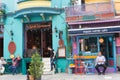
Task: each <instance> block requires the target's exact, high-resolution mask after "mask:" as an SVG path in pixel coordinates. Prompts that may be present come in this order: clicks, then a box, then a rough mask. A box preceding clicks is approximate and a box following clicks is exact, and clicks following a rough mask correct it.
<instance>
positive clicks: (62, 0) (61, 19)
mask: <svg viewBox="0 0 120 80" xmlns="http://www.w3.org/2000/svg"><path fill="white" fill-rule="evenodd" d="M69 3H70V0H52V7H56V5H57V7H58V8H61V7H62V8H64V7H66V6H68V5H69ZM55 27H57V29H58V31H59V30H61V31H63V35H62V39H63V41H64V45H65V46H66V45H67V39H66V22H65V12H63V13H61V14H60V15H54V16H53V18H52V28H53V31H54V28H55ZM56 35H57V37H56ZM58 41H59V35H58V33H53V49H54V50H55V51H57V49H58V47H59V45H58ZM66 47H67V46H66ZM67 52H68V51H66V55H67ZM56 64H57V68H61V70H62V72H65V71H66V68H67V60H66V58H57V63H56Z"/></svg>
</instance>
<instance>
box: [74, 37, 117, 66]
mask: <svg viewBox="0 0 120 80" xmlns="http://www.w3.org/2000/svg"><path fill="white" fill-rule="evenodd" d="M77 41H79V42H78V43H77V44H79V45H78V47H79V48H78V52H77V53H78V54H80V52H82V53H83V54H80V55H84V56H96V55H97V54H98V52H99V51H101V52H102V54H103V55H104V56H105V57H106V64H107V65H108V66H109V67H114V46H115V45H113V36H112V35H111V36H109V35H108V36H107V35H106V36H103V35H97V36H95V35H94V36H90V37H89V36H81V37H78V40H77ZM75 42H76V41H73V44H75ZM73 47H74V46H73ZM73 50H74V48H73ZM73 53H75V50H74V51H73Z"/></svg>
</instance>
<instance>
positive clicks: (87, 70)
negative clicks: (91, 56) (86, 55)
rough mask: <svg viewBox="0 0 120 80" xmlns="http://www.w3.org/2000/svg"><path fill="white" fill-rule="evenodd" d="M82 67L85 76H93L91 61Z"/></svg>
mask: <svg viewBox="0 0 120 80" xmlns="http://www.w3.org/2000/svg"><path fill="white" fill-rule="evenodd" d="M84 67H85V74H94V69H95V66H94V62H93V61H91V60H88V61H86V62H85V65H84Z"/></svg>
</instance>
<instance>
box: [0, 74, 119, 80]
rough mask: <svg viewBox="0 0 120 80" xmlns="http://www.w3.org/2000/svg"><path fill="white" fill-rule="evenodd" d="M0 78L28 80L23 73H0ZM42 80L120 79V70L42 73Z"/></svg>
mask: <svg viewBox="0 0 120 80" xmlns="http://www.w3.org/2000/svg"><path fill="white" fill-rule="evenodd" d="M0 80H27V76H26V75H22V74H17V75H12V74H5V75H0ZM42 80H120V72H117V73H106V75H97V74H88V75H80V74H77V75H76V74H67V73H57V74H53V75H42Z"/></svg>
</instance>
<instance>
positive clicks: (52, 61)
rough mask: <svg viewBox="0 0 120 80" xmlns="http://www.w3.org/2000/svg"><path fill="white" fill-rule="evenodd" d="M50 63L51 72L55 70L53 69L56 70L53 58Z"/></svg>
mask: <svg viewBox="0 0 120 80" xmlns="http://www.w3.org/2000/svg"><path fill="white" fill-rule="evenodd" d="M50 63H51V70H53V67H54V68H55V61H54V60H53V59H52V58H51V59H50Z"/></svg>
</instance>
